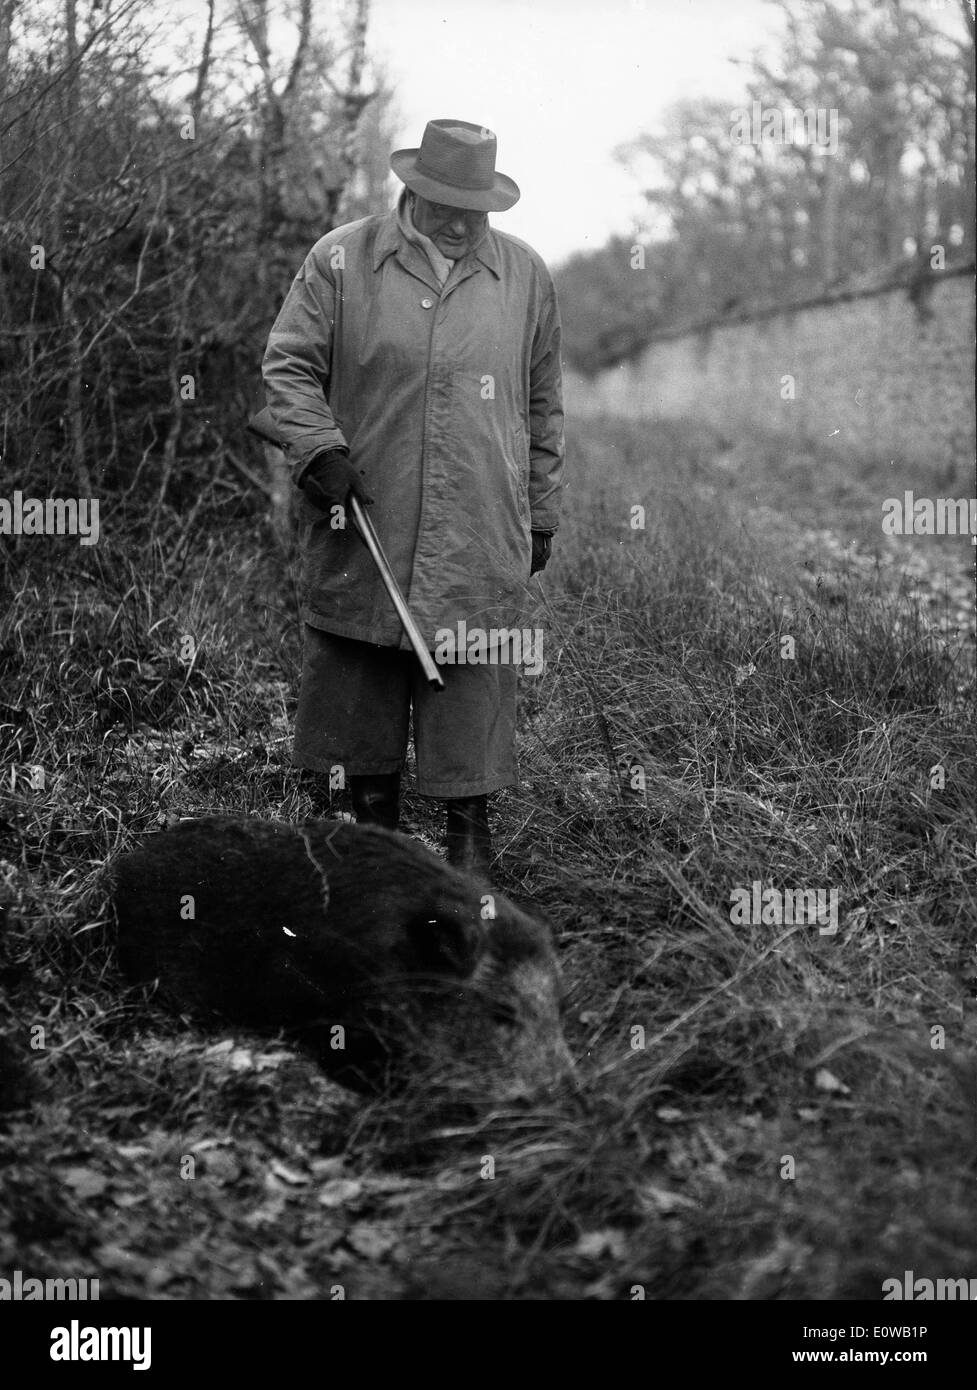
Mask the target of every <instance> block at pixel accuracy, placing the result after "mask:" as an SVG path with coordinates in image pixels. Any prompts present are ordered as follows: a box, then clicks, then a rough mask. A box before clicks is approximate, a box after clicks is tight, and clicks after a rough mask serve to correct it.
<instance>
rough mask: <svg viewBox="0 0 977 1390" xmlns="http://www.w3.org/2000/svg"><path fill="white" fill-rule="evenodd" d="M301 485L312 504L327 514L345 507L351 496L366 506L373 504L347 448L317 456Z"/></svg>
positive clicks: (304, 475) (303, 475)
mask: <svg viewBox="0 0 977 1390" xmlns="http://www.w3.org/2000/svg"><path fill="white" fill-rule="evenodd" d="M298 486H299V488H300V490H301V491H302V492H303V493H304V494H305V496H306V497H307V498H308V500H309V501H310V502H311V503H312V505H313V506H314V507H319V508H320V509H321V510H322V511H324V512H327V511H329V509H330V508H331V507H345V505H346V499H347V497H348V496H349V494H350V493H353V495H354V496H355V497H358V498H359V499H360V501H361V502H362V503H364V504H365V505H366V506H369V504H370V503H371V502H372V501H373V498H372V497H371V496H370V494H369V493H368V492H367V488H366V480H365V479H364V477H363V475H362V473H358V472H357V470H356V469H355V468H354V467H353V465H352V464H351V463H350V461H349V451H348V450H347V449H326V450H324V451H323V452H322V453H321V454H316V456H315V458H314V459H313V460H312V462H311V463H310V464H309V465H308V467H307V468H306V469H305V472H304V473H303V474H302V477H301V479H300V480H299V484H298Z"/></svg>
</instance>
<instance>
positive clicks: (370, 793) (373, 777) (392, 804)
mask: <svg viewBox="0 0 977 1390" xmlns="http://www.w3.org/2000/svg"><path fill="white" fill-rule="evenodd" d="M349 790H350V795H351V796H352V799H353V811H354V812H355V814H356V821H357V824H358V825H382V826H384V828H385V829H387V830H396V829H397V826H398V825H399V823H400V773H399V772H377V773H372V774H369V775H367V776H363V777H351V778H350V779H349Z"/></svg>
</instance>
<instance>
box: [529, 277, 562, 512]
mask: <svg viewBox="0 0 977 1390" xmlns="http://www.w3.org/2000/svg"><path fill="white" fill-rule="evenodd" d="M546 279H547V284H546V286H545V291H544V298H543V303H542V306H541V309H540V314H539V318H538V320H537V323H536V332H535V334H534V335H533V346H532V357H531V359H530V369H529V507H530V515H531V518H532V528H533V530H534V531H555V530H556V529H557V527H558V526H559V524H560V507H561V504H562V501H563V467H564V454H565V445H564V440H563V377H562V368H561V364H560V334H561V329H560V310H559V306H558V304H557V301H556V290H555V289H554V287H553V282H552V281H551V280H550V279H549V276H548V275H547V277H546Z"/></svg>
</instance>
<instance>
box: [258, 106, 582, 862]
mask: <svg viewBox="0 0 977 1390" xmlns="http://www.w3.org/2000/svg"><path fill="white" fill-rule="evenodd" d="M495 155H496V140H495V136H494V135H493V134H492V133H491V131H488V130H486V129H484V127H481V126H476V125H472V124H471V123H470V122H467V121H456V120H438V121H431V122H429V123H428V125H427V127H426V129H425V131H424V136H423V139H422V141H421V145H420V147H419V148H418V149H407V150H397V151H396V152H395V153H394V154H393V155H392V156H391V159H390V164H391V167H392V169H393V170H394V172H395V173H396V174H397V175H398V177H399V178H400V179H401V180H402V181H403V183H404V185H405V187H404V189H403V191H402V193H401V195H400V198H399V200H398V203H397V206H396V208H395V209H394V210H393V211H391V212H389V213H387V214H385V215H382V216H377V217H367V218H364V219H362V220H361V221H358V222H351V223H349V224H348V225H346V226H343V227H337V228H335V229H334V230H333V231H331V232H329V233H328V234H327V235H326V236H324V237H322V239H321V240H320V241H318V242H317V243H316V244H315V246H314V247H313V248H312V250H311V251H310V253H309V255H308V256H307V257H306V260H305V263H304V265H303V266H302V269H301V270H300V271H299V273H298V275H297V276H296V278H295V281H294V283H293V285H292V287H291V289H290V291H289V293H288V296H287V298H286V300H285V302H284V304H283V305H282V309H281V312H280V313H279V315H278V318H277V320H276V322H275V325H274V327H273V328H272V331H271V335H270V337H269V340H268V347H267V351H266V353H265V358H264V363H263V374H264V381H265V391H266V395H267V398H268V405H269V408H270V410H271V413H272V415H273V417H274V419H275V423H276V425H277V427H278V430H279V433H280V435H281V437H282V439H283V441H284V444H285V449H286V456H287V458H288V459H289V462H290V463H291V465H292V467H293V470H294V474H293V476H294V479H295V482H296V484H297V485H298V488H299V490H300V492H301V499H300V502H299V508H300V515H299V524H300V542H301V550H302V561H303V572H302V591H301V592H302V618H303V622H304V623H305V656H304V663H303V671H302V685H301V690H300V694H299V706H298V713H297V716H296V727H295V748H294V754H293V761H294V762H295V764H296V765H297V766H299V767H304V768H311V769H315V770H317V771H319V772H328V770H329V769H330V768H332V767H333V766H335V765H337V764H339V765H341V766H342V767H343V768H344V769H345V772H346V774H347V776H348V777H349V782H350V789H351V793H352V800H353V808H354V810H355V812H356V816H357V819H358V820H361V821H363V820H365V821H374V822H376V823H379V824H381V825H386V826H389V827H395V826H396V825H397V821H398V816H399V796H400V775H401V770H402V767H403V763H404V758H405V755H406V748H407V738H408V721H409V716H410V714H411V711H412V712H413V728H414V746H415V752H416V755H417V789H418V791H419V792H420V793H421V794H422V795H426V796H432V797H437V798H439V799H441V800H443V801H445V802H446V803H447V845H448V857H449V859H450V860H451V862H452V863H454V864H458V865H460V866H462V867H465V868H473V869H477V870H481V871H486V870H487V869H488V865H489V862H490V854H491V841H490V836H489V824H488V811H487V796H488V794H489V793H491V792H493V791H496V790H497V789H498V788H500V787H504V786H507V785H510V784H511V783H513V782H514V781H515V780H516V769H515V708H516V670H515V668H514V667H513V666H512V665H507V664H503V663H502V662H500V661H498V660H496V661H495V662H491V661H483V662H482V663H481V664H471V663H470V662H464V661H461V660H457V661H455V662H454V663H453V664H452V663H449V664H445V665H442V666H441V668H440V669H441V673H442V676H443V678H444V682H445V688H444V690H443V692H440V693H439V692H436V691H433V690H431V689H430V688H429V687H428V686H427V684H426V682H425V681H424V680H423V677H422V676H421V673H420V669H419V667H418V665H417V662H416V658H414V657H413V655H412V654H411V653H410V650H409V647H408V643H407V639H406V637H405V636H404V635H403V633H402V631H401V629H400V625H399V623H398V620H397V617H396V614H395V612H394V609H393V607H392V605H391V604H390V601H389V598H388V596H387V594H386V592H385V590H384V589H383V587H382V585H381V582H380V578H379V575H378V574H377V573H376V571H375V570H374V569H373V567H372V564H371V561H370V558H369V556H368V554H367V551H366V548H365V547H364V546H363V544H362V543H361V542H360V540H359V539H358V537H357V535H356V533H355V530H354V528H353V527H352V525H350V526H348V527H347V526H345V524H344V522H345V515H344V512H343V506H344V504H345V502H346V501H347V499H348V497H349V495H350V493H354V494H355V495H356V496H358V497H359V498H360V499H361V501H363V502H364V503H370V504H371V506H372V510H371V516H372V518H373V521H374V524H375V526H376V529H377V532H378V534H379V537H380V541H381V543H382V545H383V546H384V549H385V550H386V552H387V556H388V559H389V561H390V564H391V568H392V569H393V572H394V574H395V576H396V578H397V580H398V582H399V584H400V587H401V589H402V591H403V592H404V594H405V596H406V598H407V602H408V605H409V606H410V608H411V611H412V613H413V616H414V618H415V620H416V622H417V624H418V626H419V628H420V630H421V632H422V634H423V636H424V638H425V640H426V641H427V643H428V646H429V648H430V649H431V650H432V651H434V650H436V649H437V644H438V639H437V637H436V634H437V633H438V631H439V630H441V631H442V632H443V631H444V630H450V631H452V632H456V631H457V629H458V624H459V623H464V624H465V625H466V627H465V630H466V631H470V630H471V629H472V628H476V629H479V630H481V631H483V632H484V633H486V634H490V633H491V629H493V628H495V629H502V628H509V627H516V626H517V625H518V624H519V622H520V619H521V617H522V610H523V604H524V602H525V596H526V591H527V583H526V581H527V580H528V578H529V576H530V574H534V573H536V571H537V570H541V569H542V568H543V567H544V565H545V564H546V562H547V560H548V558H549V554H550V545H551V537H552V535H553V533H554V532H555V531H556V529H557V525H558V521H559V506H560V498H561V489H562V479H563V405H562V396H561V376H560V320H559V311H558V308H557V303H556V296H555V293H554V290H553V283H552V280H551V279H550V276H549V273H548V271H547V269H546V267H545V266H544V264H543V262H542V260H541V259H540V258H539V256H538V255H537V254H536V252H535V251H533V250H532V249H531V248H530V247H529V246H527V245H526V244H525V243H524V242H521V241H519V240H517V239H516V238H515V237H511V236H508V235H506V234H504V233H501V232H498V231H496V230H495V229H494V228H493V227H490V226H489V224H488V217H487V213H488V212H500V211H503V210H504V209H506V208H510V207H512V205H513V204H514V203H515V202H516V201H517V199H518V198H519V189H518V188H517V186H516V185H515V183H513V181H512V180H511V179H509V178H507V177H506V176H505V175H504V174H501V173H497V172H496V169H495ZM464 651H465V648H464V645H463V646H462V649H461V654H462V655H464ZM493 655H495V657H496V658H498V657H499V656H500V655H502V656H504V653H500V652H499V651H498V650H496V651H495V652H494V653H493Z"/></svg>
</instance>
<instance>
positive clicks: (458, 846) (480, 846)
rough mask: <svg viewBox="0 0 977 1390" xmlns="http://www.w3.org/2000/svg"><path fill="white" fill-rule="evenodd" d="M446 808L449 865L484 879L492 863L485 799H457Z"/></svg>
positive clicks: (483, 797) (479, 797) (482, 797)
mask: <svg viewBox="0 0 977 1390" xmlns="http://www.w3.org/2000/svg"><path fill="white" fill-rule="evenodd" d="M445 805H446V806H447V808H448V837H447V838H448V863H449V864H454V866H455V868H457V869H463V870H465V871H466V872H468V873H476V874H483V875H485V876H486V877H487V876H488V872H489V868H490V866H491V863H492V838H491V835H490V834H489V823H488V797H486V796H464V797H458V798H457V799H456V800H452V801H447V802H445Z"/></svg>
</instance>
